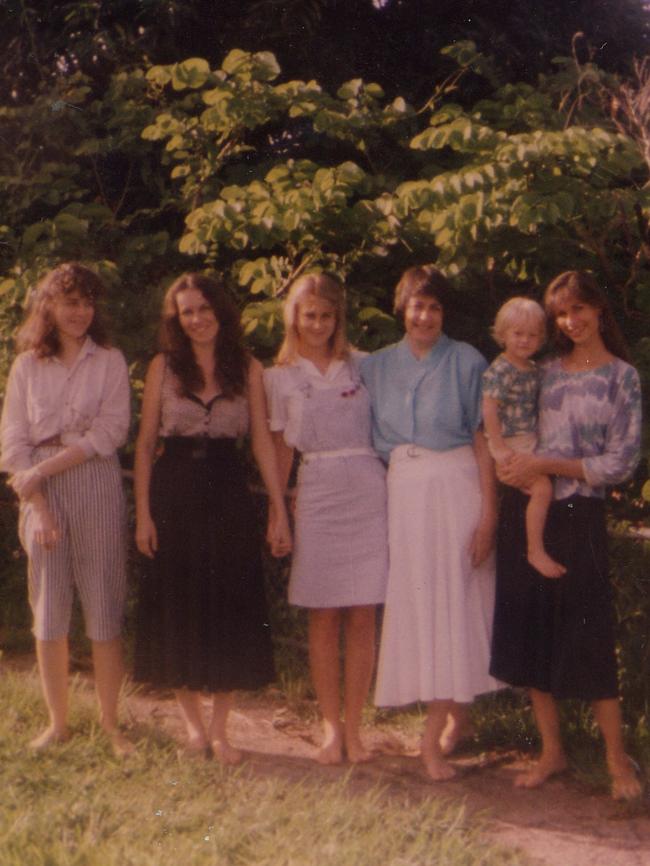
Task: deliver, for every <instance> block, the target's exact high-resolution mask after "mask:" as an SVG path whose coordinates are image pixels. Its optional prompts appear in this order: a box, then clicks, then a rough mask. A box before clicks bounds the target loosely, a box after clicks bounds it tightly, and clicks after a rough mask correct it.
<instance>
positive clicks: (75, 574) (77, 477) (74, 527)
mask: <svg viewBox="0 0 650 866" xmlns="http://www.w3.org/2000/svg"><path fill="white" fill-rule="evenodd" d="M58 450H59V448H58V447H57V446H41V447H40V448H38V449H36V452H35V457H36V460H37V461H39V460H43V459H45V458H46V457H49V456H50V455H52V454H54V453H56V451H58ZM43 492H44V494H45V497H46V499H47V501H48V504H49V507H50V510H51V511H52V514H53V516H54V519H55V520H56V523H57V526H58V527H59V530H60V538H59V541H58V542H57V544H55V545H54V547H52V548H50V549H47V548H45V547H44V546H43V545H41V544H38V543H37V542H36V540H35V538H34V514H33V510H32V508H31V506H30V505H29V503H27V504H25V505H23V506H22V507H21V513H20V522H19V533H20V540H21V543H22V545H23V547H24V548H25V551H26V552H27V556H28V559H29V567H28V584H29V602H30V605H31V608H32V613H33V617H34V625H33V632H34V635H35V637H36V638H38V639H39V640H59V639H60V638H63V637H66V636H67V634H68V631H69V628H70V616H71V612H72V601H73V593H74V587H75V586H76V588H77V591H78V592H79V597H80V600H81V605H82V608H83V612H84V620H85V624H86V634H87V635H88V637H89V638H90V640H93V641H106V640H113V638H116V637H118V636H119V634H120V631H121V628H122V620H123V616H124V603H125V599H126V508H125V501H124V491H123V488H122V477H121V472H120V465H119V461H118V459H117V456H116V455H113V456H111V457H93V458H91V459H90V460H87V461H86V462H85V463H82V464H80V465H79V466H74V467H72V469H68V470H66V471H65V472H61V473H59V474H58V475H54V476H52V477H51V478H48V479H46V481H44V483H43Z"/></svg>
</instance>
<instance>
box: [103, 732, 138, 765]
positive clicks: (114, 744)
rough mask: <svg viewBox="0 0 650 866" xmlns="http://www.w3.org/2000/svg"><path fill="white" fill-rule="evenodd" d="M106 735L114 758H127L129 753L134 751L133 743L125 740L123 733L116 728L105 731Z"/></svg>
mask: <svg viewBox="0 0 650 866" xmlns="http://www.w3.org/2000/svg"><path fill="white" fill-rule="evenodd" d="M106 736H107V737H108V739H109V741H110V744H111V748H112V749H113V754H114V755H115V757H116V758H128V757H129V755H132V754H133V753H134V752H135V746H134V745H133V743H132V742H131V741H130V740H127V738H126V737H125V736H124V734H123V733H122V732H121V731H120V730H118V729H117V728H115V729H114V730H112V731H106Z"/></svg>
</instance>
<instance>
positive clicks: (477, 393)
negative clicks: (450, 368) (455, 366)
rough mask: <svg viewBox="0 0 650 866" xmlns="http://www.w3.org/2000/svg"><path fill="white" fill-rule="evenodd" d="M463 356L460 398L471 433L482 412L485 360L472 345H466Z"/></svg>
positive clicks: (479, 421)
mask: <svg viewBox="0 0 650 866" xmlns="http://www.w3.org/2000/svg"><path fill="white" fill-rule="evenodd" d="M467 350H471V351H468V352H467V357H466V358H464V359H463V360H464V368H463V375H462V376H461V378H460V383H459V384H460V388H461V400H462V403H463V410H464V413H465V417H466V420H467V424H468V427H469V429H470V430H471V432H472V433H476V431H477V430H478V429H479V427H480V426H481V423H482V422H483V412H482V405H481V397H482V382H483V373H484V372H487V371H486V369H485V368H486V367H487V361H486V360H485V358H484V357H483V355H481V353H480V352H477V351H476V349H474V348H473V347H472V346H467Z"/></svg>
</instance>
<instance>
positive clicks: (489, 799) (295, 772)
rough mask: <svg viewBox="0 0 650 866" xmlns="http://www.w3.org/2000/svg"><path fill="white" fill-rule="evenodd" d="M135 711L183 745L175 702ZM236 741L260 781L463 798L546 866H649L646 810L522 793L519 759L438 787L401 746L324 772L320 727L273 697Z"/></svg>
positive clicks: (580, 795)
mask: <svg viewBox="0 0 650 866" xmlns="http://www.w3.org/2000/svg"><path fill="white" fill-rule="evenodd" d="M129 704H130V710H131V712H132V714H133V717H134V719H135V720H137V721H139V722H144V721H146V722H148V723H155V724H157V725H160V726H161V727H162V728H164V729H165V730H166V731H167V732H168V733H169V734H171V735H172V736H173V737H176V738H178V739H179V740H182V726H181V723H180V721H179V719H178V715H177V713H176V709H175V707H174V703H173V701H171V700H169V699H168V698H161V697H160V696H156V695H153V694H149V695H140V696H138V695H136V696H134V697H132V698H131V699H130V701H129ZM231 735H232V740H233V742H234V744H235V745H236V746H238V747H239V748H241V749H244V750H245V751H246V752H247V764H248V766H249V767H250V771H251V773H254V774H255V775H257V776H265V775H274V776H281V777H282V778H286V779H291V780H296V781H298V780H300V779H305V778H308V779H314V780H319V779H322V780H325V779H331V780H334V779H338V778H340V777H341V774H342V773H350V784H351V785H352V788H353V789H359V790H364V789H366V788H368V787H372V786H374V785H377V784H380V785H383V786H385V788H386V790H387V795H389V796H390V795H394V796H408V797H410V798H411V799H419V798H427V797H436V796H445V797H449V798H451V799H454V800H462V801H464V802H465V803H466V804H467V807H468V809H469V811H470V812H472V813H474V812H480V813H482V815H483V816H485V815H487V816H488V835H489V836H490V838H491V839H493V840H494V841H497V842H500V843H501V844H503V845H506V846H508V847H511V848H518V849H521V850H522V851H525V852H526V853H527V854H529V855H530V856H531V857H533V858H534V859H535V860H537V861H538V862H539V863H540V864H544V866H650V802H647V803H646V804H644V805H643V806H639V807H636V808H635V809H633V810H630V808H629V807H627V806H621V805H619V804H616V803H614V802H612V801H610V800H609V798H608V797H606V796H601V795H593V794H586V793H584V792H583V791H581V790H580V786H579V785H578V783H576V782H575V781H574V780H572V779H571V778H570V777H566V778H562V779H558V780H554V781H551V782H549V783H548V785H547V786H546V787H545V788H544V790H543V791H542V790H537V791H526V792H522V791H517V790H516V789H514V788H513V786H512V779H513V776H514V774H515V771H516V769H517V768H518V767H521V766H523V763H522V761H521V759H520V758H519V756H518V755H516V754H496V753H495V754H487V755H481V756H479V757H477V756H475V755H473V756H469V755H465V756H463V755H462V754H461V755H460V756H459V757H458V759H457V761H456V764H457V766H458V767H459V769H460V770H461V773H460V775H459V778H458V779H457V780H454V781H452V782H446V783H444V784H437V785H436V784H432V783H431V782H429V781H427V779H426V777H425V775H424V773H423V772H422V771H421V769H420V762H419V760H418V758H417V757H416V751H417V743H416V742H409V741H408V740H406V739H404V738H403V739H401V740H400V741H395V742H394V743H392V744H391V745H393V746H394V747H395V748H400V750H401V751H406V752H407V755H403V754H401V755H397V754H392V755H391V754H385V753H384V754H378V755H377V757H376V759H375V760H373V761H372V762H371V763H369V764H364V765H358V766H356V767H350V766H349V765H348V766H346V765H343V766H336V767H322V766H320V765H318V764H315V763H314V761H313V760H312V757H311V756H312V755H313V753H314V751H315V743H316V742H317V736H318V731H317V728H316V726H315V725H314V724H313V723H309V722H305V721H303V720H302V719H301V718H300V717H299V716H298V715H296V714H294V713H292V712H291V711H289V710H287V709H286V707H284V706H283V704H282V703H281V702H280V701H279V699H274V697H273V695H272V694H271V695H270V696H266V697H265V698H240V700H239V702H238V709H237V710H236V711H235V712H233V714H232V717H231ZM364 739H365V740H366V741H367V742H369V743H370V744H371V745H373V746H375V747H376V748H377V749H381V750H385V749H386V745H387V744H386V742H385V734H383V733H382V732H379V731H376V730H370V729H369V730H367V731H365V732H364Z"/></svg>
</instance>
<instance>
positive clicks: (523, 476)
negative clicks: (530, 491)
mask: <svg viewBox="0 0 650 866" xmlns="http://www.w3.org/2000/svg"><path fill="white" fill-rule="evenodd" d="M539 462H540V461H539V458H538V457H537V456H536V455H535V454H514V455H513V456H512V457H511V458H510V460H508V462H507V463H498V464H497V478H498V479H499V481H502V482H503V483H504V484H509V485H510V487H519V488H523V487H528V486H529V485H530V483H531V482H532V480H533V479H534V478H535V477H536V476H537V475H543V474H544V473H543V471H542V470H540V468H539Z"/></svg>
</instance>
